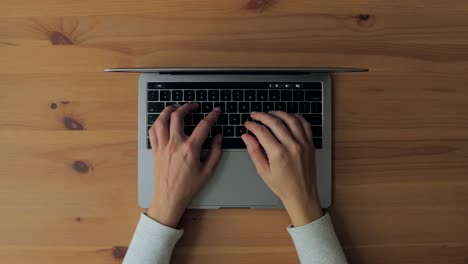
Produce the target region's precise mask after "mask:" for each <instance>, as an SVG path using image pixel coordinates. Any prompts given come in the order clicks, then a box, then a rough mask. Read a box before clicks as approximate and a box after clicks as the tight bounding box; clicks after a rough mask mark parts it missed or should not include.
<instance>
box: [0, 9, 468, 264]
mask: <svg viewBox="0 0 468 264" xmlns="http://www.w3.org/2000/svg"><path fill="white" fill-rule="evenodd" d="M467 16H468V2H467V1H462V0H455V1H450V3H446V2H440V1H434V0H429V1H427V0H426V1H422V0H412V1H402V0H396V1H391V2H389V1H382V0H367V1H361V2H358V1H346V2H343V1H322V0H320V1H304V0H302V1H300V0H294V1H279V0H242V1H213V0H201V1H196V2H194V1H188V0H176V1H159V0H157V1H154V0H151V1H150V0H139V1H127V0H103V1H91V0H84V1H72V0H61V1H58V0H41V1H31V0H17V1H2V2H0V94H1V95H0V159H1V160H2V166H0V210H1V212H2V214H1V217H0V234H1V236H0V258H1V259H2V260H3V261H4V262H5V263H32V262H35V263H83V262H86V263H116V262H121V261H122V259H123V257H124V255H125V251H126V247H127V246H128V244H129V242H130V239H131V236H132V234H133V231H134V228H135V225H136V223H137V221H138V217H139V215H138V213H139V212H140V209H139V208H138V206H137V186H136V183H137V182H136V162H137V150H136V142H137V141H136V138H137V135H136V129H137V123H136V117H137V75H136V74H109V73H103V72H102V70H103V69H104V68H106V67H130V66H141V67H144V66H146V67H190V66H196V67H198V66H199V67H202V66H205V67H209V66H213V67H229V66H239V67H243V66H244V67H247V66H251V67H252V66H270V67H275V66H282V67H294V66H296V67H311V66H344V67H346V66H347V67H367V68H370V70H371V71H370V72H369V73H362V74H340V75H336V76H335V78H334V86H335V87H334V88H335V89H334V95H335V105H334V143H335V144H334V172H335V173H334V204H333V207H332V208H330V213H331V214H332V219H333V221H334V224H335V228H336V231H337V234H338V236H339V238H340V240H341V242H342V245H343V247H344V250H345V253H346V255H347V257H348V259H349V261H350V263H468V254H467V252H468V225H467V223H468V206H467V205H468V165H467V164H468V163H467V162H466V161H467V160H468V154H467V153H468V104H467V102H468V89H466V83H468V76H467V74H466V73H467V72H468V20H467V19H466V17H467ZM288 224H289V219H288V216H287V215H286V213H285V212H284V211H282V210H240V209H234V210H213V211H207V210H190V211H188V212H187V213H186V215H185V216H184V218H183V220H182V223H181V225H182V226H184V228H185V235H184V237H183V238H182V240H181V241H180V242H179V244H178V246H177V248H176V250H175V252H174V256H173V262H174V263H219V262H223V263H297V262H298V260H297V256H296V253H295V250H294V247H293V245H292V242H291V240H290V238H289V236H288V234H287V232H286V230H285V228H286V226H287V225H288Z"/></svg>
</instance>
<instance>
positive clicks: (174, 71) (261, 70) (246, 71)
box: [104, 67, 369, 74]
mask: <svg viewBox="0 0 468 264" xmlns="http://www.w3.org/2000/svg"><path fill="white" fill-rule="evenodd" d="M104 71H105V72H138V73H161V74H187V73H190V74H194V73H195V74H309V73H335V72H367V71H369V70H368V69H364V68H331V67H320V68H108V69H105V70H104Z"/></svg>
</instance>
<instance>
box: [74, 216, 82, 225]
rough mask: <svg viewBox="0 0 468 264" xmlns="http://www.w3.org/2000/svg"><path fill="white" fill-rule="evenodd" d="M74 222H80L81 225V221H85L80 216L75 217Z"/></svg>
mask: <svg viewBox="0 0 468 264" xmlns="http://www.w3.org/2000/svg"><path fill="white" fill-rule="evenodd" d="M74 220H75V221H76V222H78V223H79V222H81V220H83V219H81V217H79V216H78V217H75V219H74Z"/></svg>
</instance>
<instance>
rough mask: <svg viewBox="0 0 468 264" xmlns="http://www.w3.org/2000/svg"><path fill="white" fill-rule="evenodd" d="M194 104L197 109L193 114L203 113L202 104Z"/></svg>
mask: <svg viewBox="0 0 468 264" xmlns="http://www.w3.org/2000/svg"><path fill="white" fill-rule="evenodd" d="M193 104H197V105H198V106H197V108H195V110H193V112H192V113H201V112H202V103H193Z"/></svg>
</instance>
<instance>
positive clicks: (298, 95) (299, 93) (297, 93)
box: [293, 90, 304, 101]
mask: <svg viewBox="0 0 468 264" xmlns="http://www.w3.org/2000/svg"><path fill="white" fill-rule="evenodd" d="M293 100H294V101H304V90H294V91H293Z"/></svg>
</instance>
